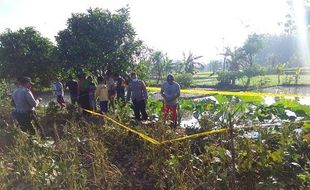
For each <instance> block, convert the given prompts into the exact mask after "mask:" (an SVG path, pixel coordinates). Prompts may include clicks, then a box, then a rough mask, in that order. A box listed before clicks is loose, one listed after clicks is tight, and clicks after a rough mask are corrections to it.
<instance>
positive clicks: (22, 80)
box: [18, 77, 33, 84]
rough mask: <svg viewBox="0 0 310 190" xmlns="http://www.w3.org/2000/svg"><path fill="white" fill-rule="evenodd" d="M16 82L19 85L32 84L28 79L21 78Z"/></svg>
mask: <svg viewBox="0 0 310 190" xmlns="http://www.w3.org/2000/svg"><path fill="white" fill-rule="evenodd" d="M18 82H20V83H21V84H26V83H28V82H29V83H30V84H33V82H32V81H31V78H30V77H21V78H19V79H18Z"/></svg>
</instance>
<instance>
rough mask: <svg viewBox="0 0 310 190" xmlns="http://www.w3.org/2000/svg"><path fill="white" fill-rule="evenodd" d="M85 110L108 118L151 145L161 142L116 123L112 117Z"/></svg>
mask: <svg viewBox="0 0 310 190" xmlns="http://www.w3.org/2000/svg"><path fill="white" fill-rule="evenodd" d="M83 110H84V111H87V112H88V113H91V114H93V115H98V116H101V117H104V118H106V119H107V120H110V121H111V122H113V123H115V124H117V125H119V126H120V127H123V128H125V129H126V130H128V131H130V132H132V133H135V134H137V135H139V136H140V137H141V138H143V139H145V140H146V141H149V142H150V143H153V144H160V142H158V141H157V140H155V139H153V138H151V137H149V136H147V135H145V134H143V133H140V132H138V131H136V130H134V129H132V128H130V127H127V126H125V125H123V124H121V123H119V122H117V121H115V120H114V119H112V118H111V117H108V116H107V115H103V114H100V113H97V112H94V111H91V110H87V109H83Z"/></svg>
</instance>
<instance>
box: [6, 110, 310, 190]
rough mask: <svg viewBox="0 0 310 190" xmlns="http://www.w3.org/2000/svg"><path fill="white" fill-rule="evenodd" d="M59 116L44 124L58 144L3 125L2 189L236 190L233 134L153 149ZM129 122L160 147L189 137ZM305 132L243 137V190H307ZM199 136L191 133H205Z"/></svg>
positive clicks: (290, 128)
mask: <svg viewBox="0 0 310 190" xmlns="http://www.w3.org/2000/svg"><path fill="white" fill-rule="evenodd" d="M3 109H5V110H9V108H8V107H6V108H3ZM3 109H2V110H3ZM76 111H77V110H76ZM124 111H126V109H124ZM127 111H128V110H127ZM54 114H56V115H54V116H53V113H50V115H49V117H53V118H58V120H56V122H54V123H53V122H47V123H46V122H45V123H46V124H45V128H53V127H54V126H56V128H57V129H58V130H60V131H61V132H62V133H63V135H59V139H57V141H56V142H55V143H52V144H51V143H50V141H46V140H41V139H40V138H39V137H32V138H29V137H27V136H26V135H25V134H23V133H22V132H21V131H20V129H19V128H18V127H16V126H15V125H14V124H13V123H9V122H3V123H1V125H0V139H1V141H0V143H1V148H0V156H1V157H0V188H1V189H175V190H177V189H184V190H185V189H231V181H232V176H231V169H230V167H231V147H230V145H229V137H228V135H227V134H226V133H222V134H215V135H212V136H207V137H200V138H198V139H192V140H188V141H182V142H175V143H170V144H162V145H152V144H150V143H148V142H146V141H144V140H143V139H141V138H139V137H138V136H136V135H135V134H132V133H130V132H128V131H126V130H123V129H122V128H120V127H118V126H117V125H115V124H113V123H111V122H109V121H102V118H98V117H87V118H86V119H85V118H83V117H79V115H77V116H76V117H72V118H71V119H70V120H68V119H67V118H70V117H71V116H72V113H69V112H65V111H64V112H63V113H62V115H63V120H65V121H61V120H60V114H59V112H58V111H57V113H54ZM70 114H71V115H70ZM118 115H119V116H120V115H122V113H118ZM69 116H70V117H69ZM42 119H47V118H45V117H42ZM120 119H121V118H120ZM7 121H8V120H7ZM201 121H203V122H204V123H201V126H204V125H207V128H208V129H209V128H210V129H212V128H214V125H215V123H216V121H215V120H213V119H212V117H210V116H208V115H206V116H204V118H202V120H201ZM42 122H44V121H42ZM123 122H125V123H126V121H125V120H123ZM127 124H128V125H129V126H130V127H132V128H135V129H136V130H138V131H141V132H143V133H145V134H148V135H149V136H151V137H153V138H155V139H157V140H159V141H163V140H168V139H173V138H176V137H179V136H183V135H185V131H184V130H182V129H178V130H172V129H170V128H169V127H168V126H166V125H165V124H164V123H163V122H162V121H158V122H152V123H150V124H139V123H135V122H131V121H128V122H127ZM204 127H206V126H204ZM300 127H301V126H300V124H293V125H291V124H289V125H283V126H282V127H281V128H276V129H274V130H269V129H268V128H260V129H259V133H260V134H261V135H260V136H259V137H257V138H246V136H245V134H247V133H248V132H249V131H247V130H240V131H238V132H236V133H235V150H236V163H235V164H236V172H237V173H236V181H235V183H236V184H237V187H238V189H285V188H299V189H303V188H304V189H305V188H306V187H307V186H308V185H309V182H308V179H310V174H309V167H310V162H309V154H308V153H309V149H308V148H307V147H308V146H309V145H308V144H307V142H306V141H304V139H303V137H304V134H306V131H304V130H302V132H301V134H298V133H296V132H295V131H296V129H300ZM197 130H198V129H191V130H188V131H187V132H186V133H195V132H198V131H199V130H201V129H199V130H198V131H197ZM48 131H51V133H52V131H53V130H48ZM54 132H55V131H54ZM55 133H58V131H57V130H56V132H55ZM50 136H53V135H51V134H50Z"/></svg>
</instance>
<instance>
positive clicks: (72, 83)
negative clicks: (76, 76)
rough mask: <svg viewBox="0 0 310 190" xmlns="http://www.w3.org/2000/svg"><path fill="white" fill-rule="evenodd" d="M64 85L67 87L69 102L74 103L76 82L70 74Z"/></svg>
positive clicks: (76, 88)
mask: <svg viewBox="0 0 310 190" xmlns="http://www.w3.org/2000/svg"><path fill="white" fill-rule="evenodd" d="M66 87H67V88H69V92H70V99H71V104H73V105H74V104H75V103H76V102H77V94H78V83H77V81H75V80H73V78H72V76H69V78H68V81H67V83H66Z"/></svg>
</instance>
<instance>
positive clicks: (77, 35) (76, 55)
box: [56, 8, 142, 75]
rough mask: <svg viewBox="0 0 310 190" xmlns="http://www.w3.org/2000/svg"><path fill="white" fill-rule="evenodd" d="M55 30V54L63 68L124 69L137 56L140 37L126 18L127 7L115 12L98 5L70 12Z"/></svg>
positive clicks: (95, 72)
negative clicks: (74, 12) (64, 27)
mask: <svg viewBox="0 0 310 190" xmlns="http://www.w3.org/2000/svg"><path fill="white" fill-rule="evenodd" d="M67 25H68V26H67V28H66V29H65V30H63V31H60V32H59V33H58V36H57V37H56V41H57V43H58V50H59V57H60V59H61V61H62V63H63V67H64V68H66V69H74V70H82V69H84V70H88V71H90V72H92V73H93V74H95V75H98V74H102V73H103V72H106V71H109V72H111V73H112V74H113V73H124V72H125V71H127V70H128V68H130V67H131V66H132V65H133V63H134V61H135V57H136V56H138V54H139V50H140V46H141V44H142V42H141V41H139V40H136V39H135V37H136V33H135V31H134V28H133V27H132V25H131V23H130V21H129V9H128V8H122V9H120V10H117V11H116V13H111V12H110V11H109V10H102V9H99V8H95V9H89V10H87V13H78V14H72V17H71V18H69V19H68V21H67Z"/></svg>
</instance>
